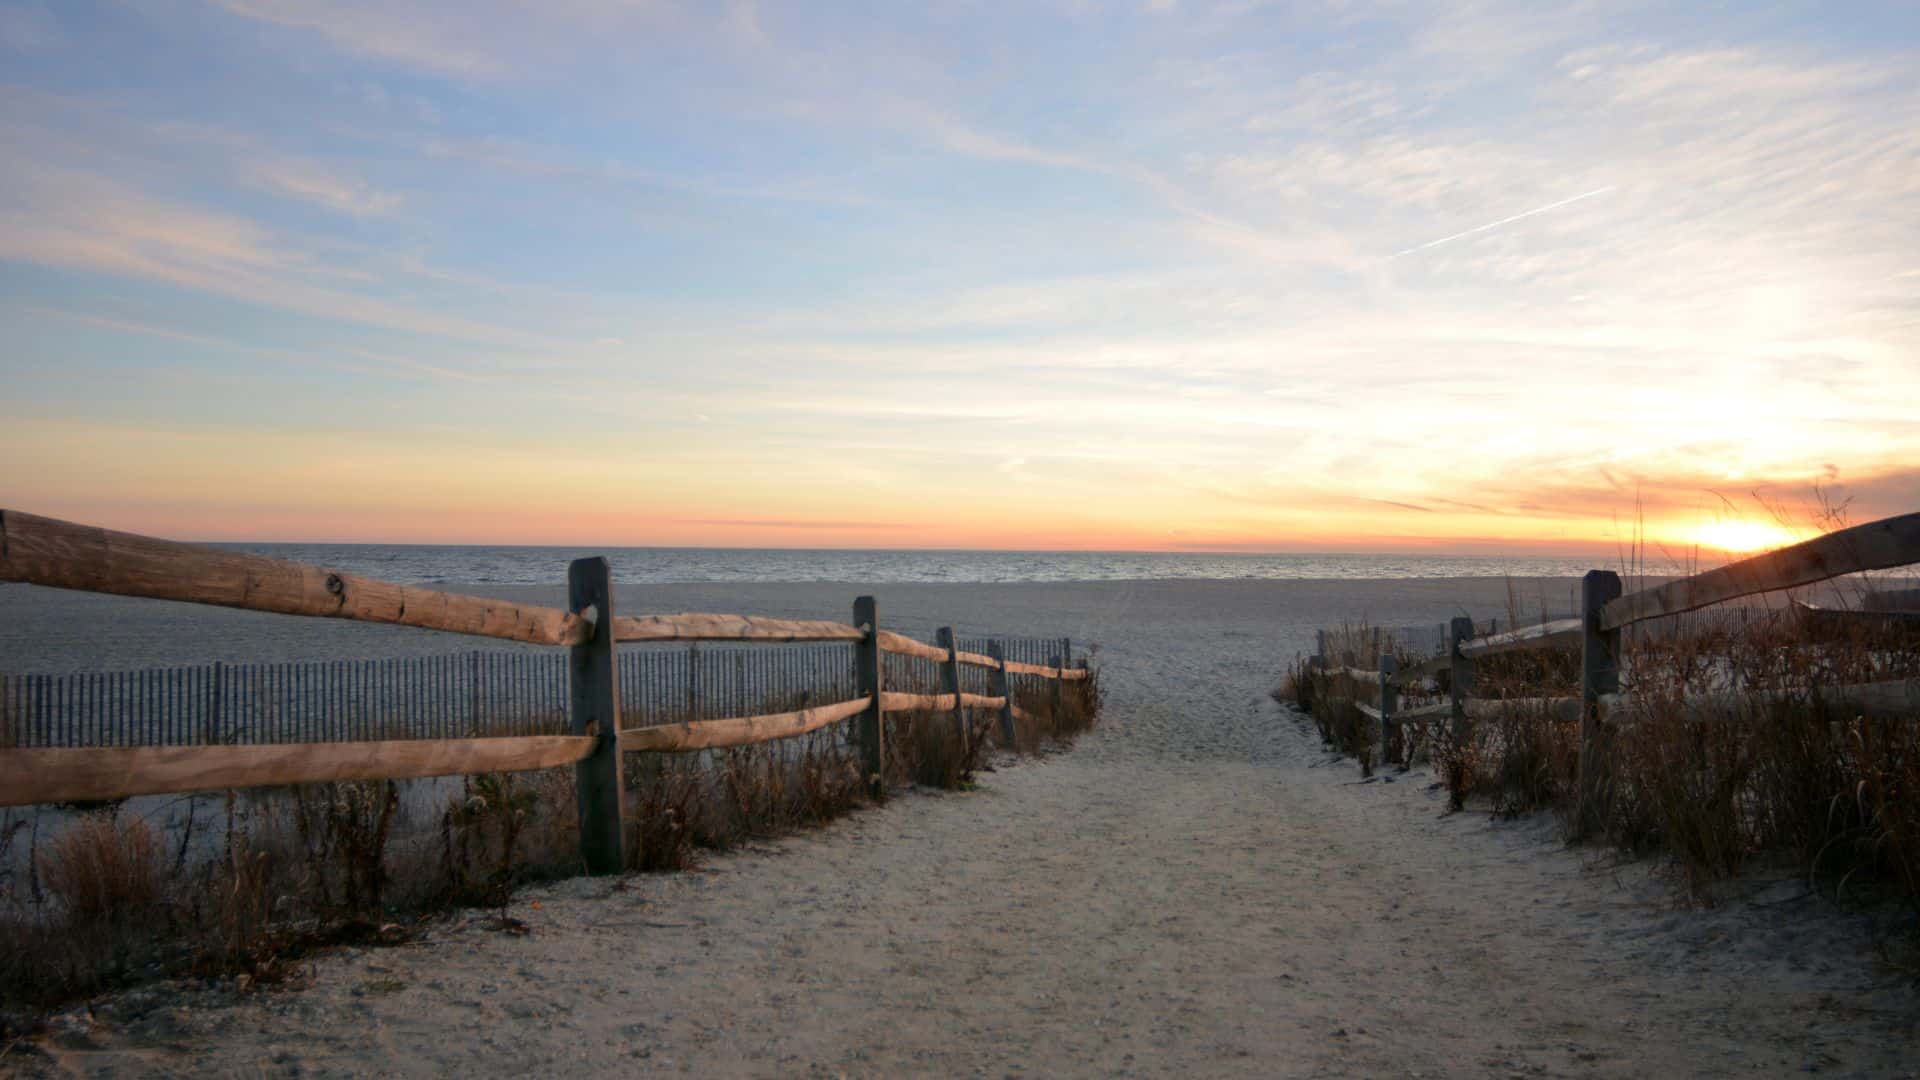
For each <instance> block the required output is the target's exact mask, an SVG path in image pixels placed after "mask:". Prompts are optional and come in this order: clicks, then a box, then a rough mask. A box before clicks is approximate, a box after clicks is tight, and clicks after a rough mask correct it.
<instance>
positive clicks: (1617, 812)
mask: <svg viewBox="0 0 1920 1080" xmlns="http://www.w3.org/2000/svg"><path fill="white" fill-rule="evenodd" d="M1625 648H1626V652H1627V655H1626V658H1625V661H1624V663H1623V678H1622V687H1621V688H1622V690H1623V691H1624V692H1625V693H1627V694H1628V695H1631V697H1632V699H1633V701H1634V703H1635V712H1634V715H1633V718H1632V719H1631V721H1630V722H1629V721H1625V720H1623V721H1621V722H1619V723H1617V724H1611V725H1609V731H1608V734H1607V747H1608V750H1607V753H1606V762H1607V769H1606V775H1607V782H1606V784H1605V787H1604V789H1603V791H1602V793H1601V794H1602V804H1603V805H1602V808H1601V813H1600V815H1599V820H1600V822H1601V828H1600V830H1599V832H1600V839H1602V840H1603V841H1605V842H1607V843H1610V844H1612V845H1615V846H1617V847H1619V848H1621V849H1623V850H1627V851H1632V852H1643V853H1644V852H1664V853H1666V854H1668V855H1670V856H1671V857H1672V859H1673V865H1674V866H1676V867H1677V868H1678V869H1679V871H1680V872H1681V874H1682V875H1683V876H1684V878H1685V880H1686V883H1687V884H1688V886H1689V887H1690V888H1691V890H1692V891H1693V892H1694V893H1695V895H1697V896H1700V897H1702V898H1708V897H1710V896H1711V895H1712V892H1713V888H1714V886H1715V885H1716V884H1717V883H1720V882H1725V881H1727V880H1729V879H1731V878H1734V877H1736V876H1738V875H1739V874H1741V873H1742V872H1743V871H1745V870H1746V869H1748V868H1750V867H1753V866H1755V865H1756V864H1759V863H1769V864H1771V863H1778V862H1780V861H1783V860H1784V861H1785V862H1786V863H1787V864H1789V865H1791V866H1794V867H1796V868H1797V869H1798V871H1799V872H1801V873H1805V874H1807V875H1809V877H1810V878H1812V879H1814V880H1819V881H1824V882H1827V883H1828V884H1829V885H1830V886H1832V887H1834V888H1836V889H1838V890H1841V891H1852V892H1856V893H1859V892H1866V891H1872V892H1875V893H1886V892H1888V891H1891V892H1892V893H1895V894H1898V895H1899V896H1901V897H1904V898H1905V902H1907V903H1909V904H1912V905H1913V907H1914V911H1915V913H1916V914H1920V717H1902V718H1898V719H1876V718H1873V717H1866V716H1860V715H1858V714H1856V713H1855V712H1852V711H1850V710H1847V709H1845V708H1841V707H1838V706H1836V705H1835V704H1833V702H1832V701H1831V700H1830V697H1831V693H1830V692H1831V690H1832V688H1834V687H1838V686H1843V685H1849V684H1857V683H1869V682H1881V681H1889V680H1895V679H1907V678H1914V677H1916V676H1920V626H1916V625H1915V624H1914V623H1911V622H1904V621H1899V620H1892V619H1889V620H1857V621H1856V620H1809V619H1806V618H1803V617H1801V616H1799V615H1796V614H1795V613H1794V612H1793V611H1791V610H1780V609H1774V610H1763V611H1762V610H1746V609H1742V610H1732V611H1720V612H1709V613H1704V614H1695V615H1692V616H1685V617H1681V618H1678V619H1673V620H1668V621H1666V622H1665V623H1664V624H1661V625H1658V626H1654V627H1650V628H1648V630H1647V631H1646V632H1643V633H1630V634H1629V635H1628V636H1627V639H1626V642H1625ZM1410 659H1411V658H1410ZM1474 678H1475V686H1474V694H1475V696H1476V697H1479V698H1493V699H1524V701H1525V702H1526V703H1525V704H1518V705H1515V706H1512V707H1509V708H1507V709H1505V710H1502V711H1501V712H1500V713H1499V714H1498V715H1497V716H1491V717H1481V718H1478V719H1476V720H1475V721H1474V722H1473V723H1472V724H1471V725H1470V726H1469V730H1468V732H1467V733H1466V737H1465V738H1463V739H1459V740H1455V739H1454V738H1453V734H1452V731H1451V727H1450V724H1449V722H1448V721H1447V719H1446V718H1444V717H1442V718H1439V719H1437V720H1434V721H1430V722H1429V723H1427V724H1426V725H1425V727H1426V730H1425V732H1423V734H1424V735H1425V739H1424V740H1423V742H1424V745H1426V746H1427V747H1428V748H1429V753H1430V757H1431V761H1432V764H1433V766H1434V767H1435V770H1436V772H1438V773H1439V775H1440V778H1441V779H1442V780H1443V781H1444V782H1445V784H1446V786H1447V789H1448V793H1449V796H1450V800H1451V802H1452V805H1453V806H1454V807H1455V808H1460V807H1464V806H1481V807H1484V808H1486V809H1487V810H1489V811H1491V812H1493V813H1495V814H1498V815H1507V816H1511V815H1517V814H1523V813H1529V812H1533V811H1551V812H1555V813H1558V814H1560V815H1561V816H1562V819H1563V821H1564V822H1565V823H1566V825H1567V829H1568V833H1569V835H1570V836H1571V835H1572V832H1573V813H1574V808H1575V801H1576V799H1577V795H1578V778H1579V741H1580V724H1579V719H1578V713H1577V710H1576V709H1573V708H1571V707H1566V706H1561V707H1554V706H1553V705H1551V704H1549V703H1548V702H1549V701H1550V700H1551V699H1566V698H1574V697H1577V696H1578V694H1579V658H1578V653H1577V650H1575V649H1571V648H1560V649H1551V650H1539V651H1533V652H1523V653H1512V654H1506V655H1502V656H1497V657H1490V658H1486V659H1483V660H1481V661H1479V662H1478V663H1476V665H1475V671H1474ZM1448 682H1449V677H1448V675H1447V673H1445V672H1442V673H1441V674H1440V675H1438V676H1437V677H1436V678H1434V679H1433V680H1432V681H1431V683H1430V684H1429V685H1427V686H1426V687H1424V688H1415V689H1411V690H1409V692H1408V694H1407V696H1406V698H1405V699H1404V701H1403V708H1405V707H1410V706H1411V705H1415V704H1422V703H1425V702H1427V701H1437V700H1445V698H1446V695H1447V694H1448V693H1449V690H1450V687H1449V685H1448ZM1376 693H1377V690H1376V689H1375V688H1374V687H1372V686H1369V685H1367V684H1356V683H1355V682H1354V681H1353V680H1351V679H1348V678H1346V677H1345V676H1344V675H1341V674H1338V673H1337V672H1328V671H1319V670H1313V669H1309V668H1307V667H1305V666H1303V665H1296V666H1295V667H1294V668H1292V669H1291V670H1289V672H1288V673H1287V678H1286V680H1285V681H1284V682H1283V683H1282V685H1281V687H1280V688H1279V689H1277V690H1276V692H1275V694H1276V697H1280V698H1282V699H1283V700H1286V701H1288V702H1290V703H1292V704H1294V705H1296V706H1297V707H1298V708H1299V709H1300V710H1301V711H1302V712H1303V713H1305V714H1307V715H1308V716H1310V717H1312V718H1313V720H1314V722H1315V724H1316V725H1317V726H1318V727H1319V730H1320V733H1321V735H1322V737H1323V738H1324V739H1325V740H1326V741H1327V743H1328V744H1329V745H1330V746H1331V747H1333V748H1335V749H1337V750H1339V751H1340V752H1342V753H1346V754H1350V755H1353V756H1355V757H1356V758H1358V759H1359V760H1360V761H1361V763H1362V766H1363V768H1370V767H1371V765H1372V764H1373V762H1372V760H1371V754H1372V752H1373V749H1374V748H1373V747H1372V745H1371V743H1372V740H1373V739H1374V733H1373V727H1374V725H1373V724H1372V722H1371V721H1367V720H1365V719H1364V718H1363V717H1360V716H1359V714H1358V712H1357V710H1355V709H1354V708H1353V705H1352V701H1353V699H1354V698H1355V697H1358V698H1359V699H1360V700H1371V696H1372V695H1374V694H1376ZM1703 695H1715V697H1714V698H1713V700H1714V701H1715V703H1716V707H1714V708H1713V709H1710V710H1707V711H1703V710H1702V708H1701V707H1700V702H1701V700H1702V697H1703Z"/></svg>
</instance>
